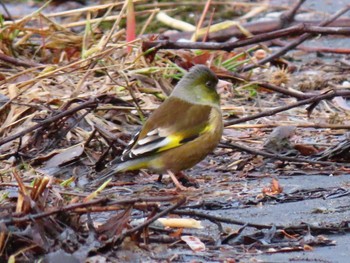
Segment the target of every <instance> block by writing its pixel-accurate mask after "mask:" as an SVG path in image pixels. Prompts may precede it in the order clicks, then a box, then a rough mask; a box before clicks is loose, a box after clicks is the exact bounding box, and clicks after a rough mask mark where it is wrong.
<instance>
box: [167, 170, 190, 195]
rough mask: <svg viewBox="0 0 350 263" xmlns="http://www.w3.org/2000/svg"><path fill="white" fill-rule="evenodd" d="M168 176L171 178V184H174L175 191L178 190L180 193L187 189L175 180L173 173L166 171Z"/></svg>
mask: <svg viewBox="0 0 350 263" xmlns="http://www.w3.org/2000/svg"><path fill="white" fill-rule="evenodd" d="M168 174H169V175H170V178H171V180H172V181H173V183H174V185H175V186H176V188H177V189H179V190H181V191H184V190H186V189H187V188H186V187H184V186H183V185H182V184H181V183H180V182H179V180H177V178H176V175H175V174H174V173H173V172H171V171H168Z"/></svg>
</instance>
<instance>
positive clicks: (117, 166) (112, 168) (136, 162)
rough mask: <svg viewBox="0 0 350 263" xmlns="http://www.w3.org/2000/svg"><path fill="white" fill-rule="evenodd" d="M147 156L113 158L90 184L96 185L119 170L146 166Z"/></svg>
mask: <svg viewBox="0 0 350 263" xmlns="http://www.w3.org/2000/svg"><path fill="white" fill-rule="evenodd" d="M148 162H149V158H147V157H146V158H139V159H133V160H127V161H122V160H121V159H120V158H118V159H115V160H113V161H112V162H111V163H110V164H109V165H108V166H107V167H106V168H105V169H104V170H102V171H101V173H99V174H97V176H98V178H97V179H95V180H94V181H93V182H92V184H93V185H94V186H97V185H99V184H101V183H103V182H105V181H106V180H107V179H109V178H111V177H112V176H114V175H116V174H117V173H120V172H126V171H134V170H139V169H142V168H147V163H148Z"/></svg>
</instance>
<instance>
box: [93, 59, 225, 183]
mask: <svg viewBox="0 0 350 263" xmlns="http://www.w3.org/2000/svg"><path fill="white" fill-rule="evenodd" d="M217 84H218V78H217V77H216V75H215V74H214V73H213V72H212V71H211V70H210V69H209V68H207V67H206V66H203V65H197V66H194V67H192V68H191V70H190V71H189V72H188V73H187V74H186V75H185V76H184V77H183V78H182V79H181V80H180V81H179V83H178V84H177V85H176V87H175V88H174V90H173V92H172V93H171V94H170V96H169V97H168V98H167V99H166V100H165V101H164V102H163V104H161V105H160V106H159V108H157V109H156V110H155V111H154V112H153V114H152V115H151V116H150V117H149V119H148V120H147V121H146V122H145V124H144V125H143V127H142V129H141V131H140V132H139V133H138V134H136V135H135V137H134V138H133V140H132V141H131V142H130V144H129V146H128V147H127V148H126V149H125V150H124V152H123V154H122V156H121V157H119V158H117V159H115V160H113V161H112V162H111V163H110V166H109V167H107V168H106V171H104V172H103V174H102V175H101V177H100V178H99V179H98V180H99V181H102V180H105V179H106V178H108V177H110V176H112V175H114V174H115V173H117V172H123V171H131V170H138V169H143V168H146V169H151V170H153V171H157V172H160V173H162V172H165V171H167V170H170V171H172V172H174V173H177V172H180V171H182V170H185V169H188V168H191V167H192V166H194V165H195V164H197V163H198V162H200V161H201V160H203V159H204V158H205V157H206V156H207V155H208V154H209V153H210V152H212V151H213V150H214V149H215V147H216V146H217V145H218V143H219V141H220V138H221V135H222V131H223V122H222V115H221V110H220V97H219V95H218V93H217V91H216V86H217Z"/></svg>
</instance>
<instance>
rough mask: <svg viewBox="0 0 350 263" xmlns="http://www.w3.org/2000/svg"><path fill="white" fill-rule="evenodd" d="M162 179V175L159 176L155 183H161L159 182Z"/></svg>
mask: <svg viewBox="0 0 350 263" xmlns="http://www.w3.org/2000/svg"><path fill="white" fill-rule="evenodd" d="M162 179H163V174H159V176H158V179H157V182H158V183H161V182H162Z"/></svg>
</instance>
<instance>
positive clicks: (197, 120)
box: [120, 99, 211, 161]
mask: <svg viewBox="0 0 350 263" xmlns="http://www.w3.org/2000/svg"><path fill="white" fill-rule="evenodd" d="M172 104H174V105H176V107H172V106H173V105H172ZM168 107H170V108H171V109H172V112H168V111H167V110H166V109H167V108H168ZM210 111H211V108H210V107H208V106H200V105H195V106H194V105H193V104H189V103H187V102H184V101H179V100H177V99H170V100H169V99H168V100H167V101H166V102H165V103H163V104H162V105H161V106H160V107H159V108H158V109H157V110H156V112H154V114H152V115H151V117H150V118H149V119H148V120H147V122H146V123H145V125H144V127H143V129H142V130H141V131H140V132H138V133H137V134H136V135H135V136H134V138H133V139H132V140H131V142H130V143H129V145H128V146H127V147H126V149H125V150H124V152H123V154H122V156H121V158H120V160H121V161H127V160H130V159H135V158H140V157H145V156H148V155H150V154H154V153H159V152H163V151H166V150H169V149H172V148H176V147H179V146H181V145H183V144H184V143H187V142H190V141H192V140H194V139H196V138H198V137H199V136H201V135H202V134H203V133H205V132H206V131H208V130H209V129H210V128H211V127H210V123H209V115H210ZM168 114H170V116H171V118H170V120H169V116H167V115H168Z"/></svg>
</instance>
